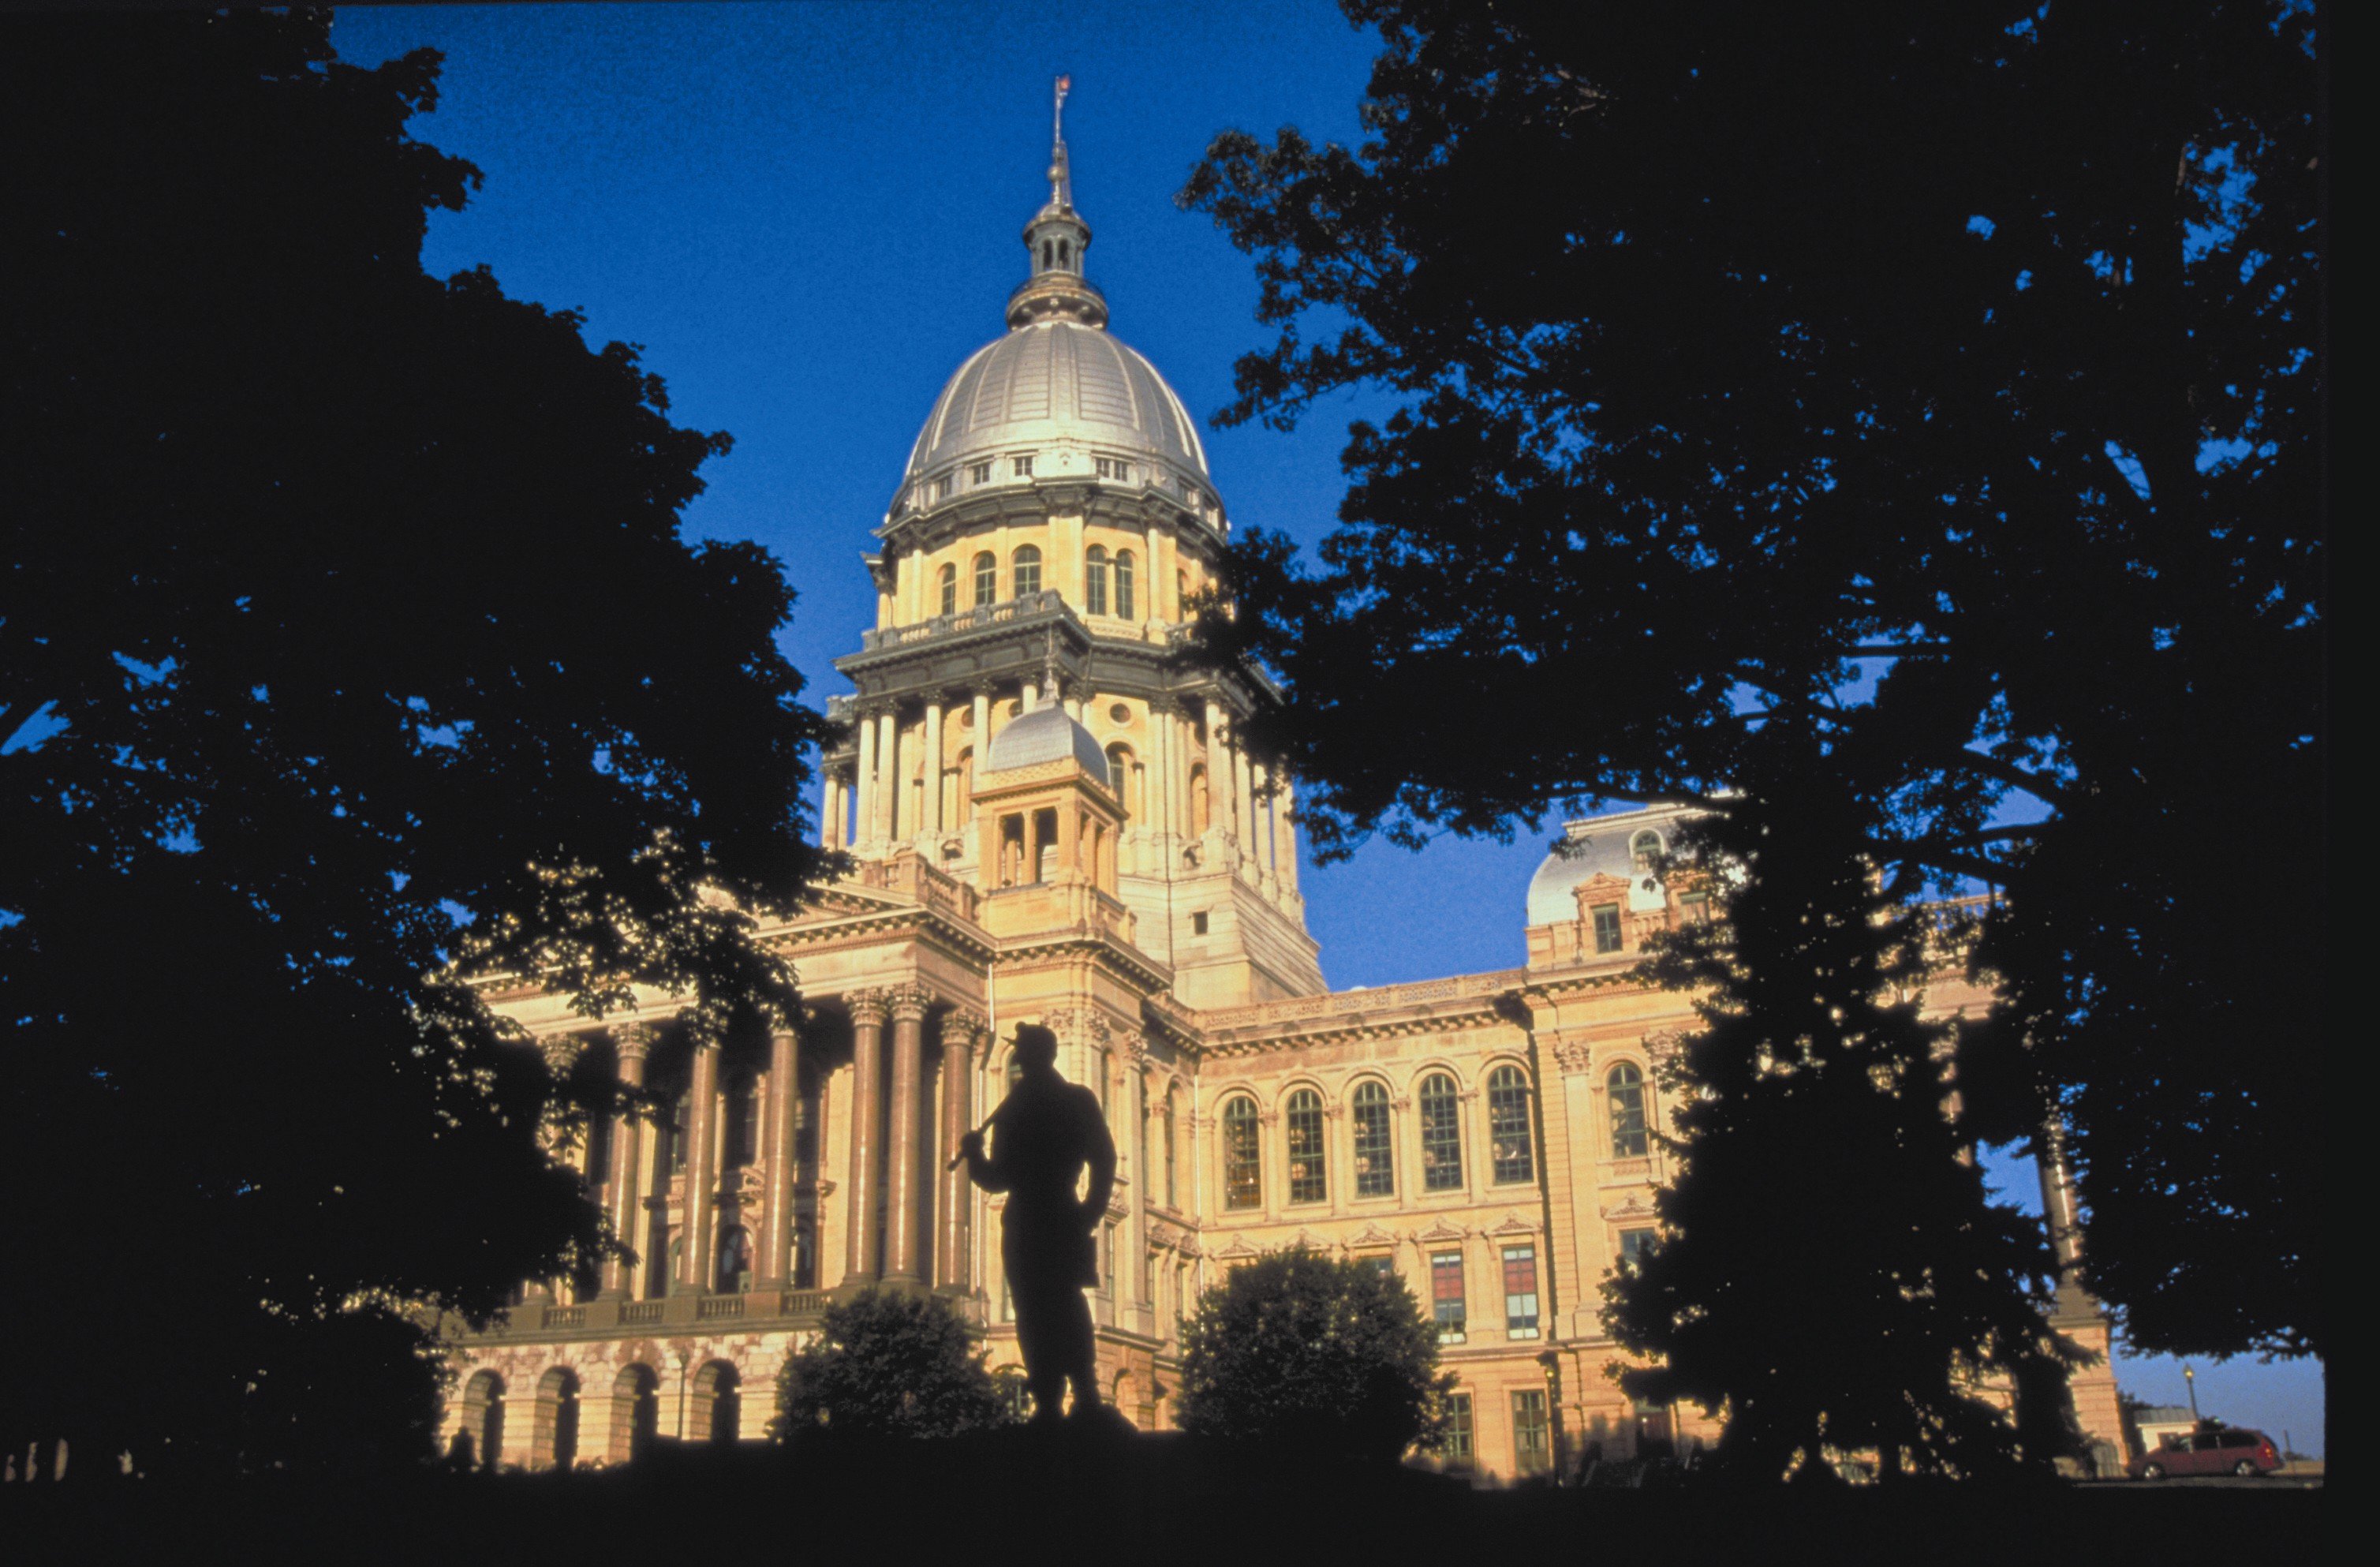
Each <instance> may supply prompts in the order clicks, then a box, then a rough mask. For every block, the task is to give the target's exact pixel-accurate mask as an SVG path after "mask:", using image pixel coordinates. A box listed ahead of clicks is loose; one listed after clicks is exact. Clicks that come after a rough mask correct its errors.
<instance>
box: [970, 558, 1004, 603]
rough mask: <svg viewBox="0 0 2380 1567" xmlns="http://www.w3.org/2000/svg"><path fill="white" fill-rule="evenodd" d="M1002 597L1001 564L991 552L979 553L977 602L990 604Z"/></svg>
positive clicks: (976, 577) (977, 561)
mask: <svg viewBox="0 0 2380 1567" xmlns="http://www.w3.org/2000/svg"><path fill="white" fill-rule="evenodd" d="M999 597H1000V562H999V560H998V558H997V557H995V556H994V555H993V554H992V553H991V552H990V550H982V551H978V552H977V554H976V557H975V601H976V602H977V604H978V605H982V604H989V603H991V602H993V601H996V600H997V599H998V598H999Z"/></svg>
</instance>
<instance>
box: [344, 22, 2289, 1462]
mask: <svg viewBox="0 0 2380 1567" xmlns="http://www.w3.org/2000/svg"><path fill="white" fill-rule="evenodd" d="M333 37H334V42H335V43H336V44H337V46H338V48H339V51H340V53H341V55H343V56H344V57H345V58H346V59H349V60H352V61H356V62H358V63H363V64H373V63H377V62H378V61H381V60H383V59H386V58H388V57H389V56H391V55H397V54H401V53H404V52H405V51H407V50H409V49H414V48H419V47H422V46H425V45H426V46H431V47H434V48H437V49H439V50H441V51H443V53H444V54H445V55H446V68H445V75H444V79H443V90H442V102H441V104H440V107H439V109H438V111H437V113H436V114H434V115H429V116H426V117H424V118H422V119H419V120H417V121H416V122H415V134H416V135H417V136H419V137H420V138H421V139H423V140H428V141H430V142H431V143H433V144H435V145H437V146H439V147H441V148H443V150H445V151H447V152H454V153H457V154H459V155H461V156H464V157H467V158H468V159H470V160H471V161H472V162H473V163H475V164H479V166H480V168H481V170H483V171H484V172H485V174H486V176H487V183H486V186H485V188H483V189H482V190H480V193H479V194H478V195H477V196H476V197H475V198H474V199H473V200H472V201H471V203H470V205H469V206H468V208H467V209H466V210H465V211H464V212H463V213H459V214H447V213H441V214H437V215H436V216H434V217H433V219H432V222H431V231H430V240H429V245H428V249H427V252H426V254H425V257H424V261H425V263H426V264H427V265H428V267H429V268H430V270H431V271H432V272H433V273H449V272H454V271H458V270H461V269H463V268H466V267H469V266H473V265H477V264H480V263H482V262H484V263H486V264H487V265H489V266H490V267H491V268H492V270H493V271H494V273H495V274H496V276H497V277H498V278H499V279H500V280H501V281H502V283H503V284H504V288H505V290H506V291H507V292H508V293H510V294H512V295H514V296H515V297H516V298H528V299H534V300H537V301H538V302H540V303H541V304H545V305H549V306H554V307H571V308H575V309H577V310H582V311H584V312H585V314H586V316H587V318H588V328H587V330H588V335H589V337H590V339H592V340H594V341H596V342H598V343H601V342H603V341H606V340H610V339H613V338H618V339H624V340H625V341H628V342H632V343H637V344H640V345H642V346H643V347H644V350H645V362H646V365H647V366H648V368H650V370H654V371H655V372H657V373H659V374H660V375H661V376H662V378H663V379H664V380H665V381H666V382H667V383H668V385H669V392H670V397H671V401H672V406H673V412H674V415H675V417H676V418H677V419H678V420H679V421H680V422H681V423H685V424H688V425H692V426H696V427H698V428H701V429H704V430H724V431H728V432H729V433H731V434H732V435H734V436H735V443H736V444H735V451H734V452H733V453H732V454H731V455H730V456H727V457H726V458H724V459H722V460H720V461H718V462H715V463H713V464H712V465H711V466H710V468H709V469H708V470H707V472H706V477H707V478H708V479H709V480H710V489H709V492H707V493H706V494H704V495H703V496H702V497H701V498H700V499H699V500H698V501H697V502H696V503H695V504H694V506H693V507H692V509H691V510H690V511H689V513H688V516H687V521H688V525H689V528H691V530H692V531H693V532H695V533H696V534H698V535H700V536H705V537H721V538H751V539H758V540H760V541H763V542H765V543H767V544H768V545H769V546H770V547H771V548H772V549H773V550H775V551H776V552H777V553H778V554H779V556H780V557H781V558H783V561H784V563H785V565H786V568H787V571H788V573H789V574H790V576H791V577H792V579H793V581H794V584H795V587H796V588H797V589H799V591H800V594H801V602H800V605H799V607H798V609H797V611H796V613H795V622H794V625H793V626H792V627H791V628H790V629H789V631H788V632H787V633H786V635H785V637H784V638H783V640H784V645H785V649H786V651H787V652H788V654H789V655H790V656H791V657H792V658H793V659H794V661H795V663H796V664H797V665H798V667H799V668H800V669H801V670H802V671H803V672H804V673H805V674H807V675H808V676H810V678H811V680H812V681H813V683H814V684H813V686H812V693H813V695H814V696H823V695H825V694H828V693H832V692H837V691H844V690H848V689H849V686H848V685H847V683H845V682H844V680H843V679H842V678H841V677H840V676H838V675H837V674H835V673H834V671H833V669H832V664H831V662H830V661H832V659H833V658H835V657H836V656H837V655H839V654H842V653H845V652H849V651H852V650H855V649H856V646H857V643H858V633H859V631H860V629H861V628H862V627H863V626H868V625H869V624H870V623H871V622H872V619H873V616H874V613H875V605H874V599H873V594H872V591H871V589H869V587H868V578H867V577H866V574H865V573H864V572H863V571H862V570H861V568H860V565H859V556H860V555H861V553H864V552H866V551H867V550H868V548H869V547H870V540H869V537H868V529H869V528H872V527H873V526H874V525H875V524H876V523H877V522H878V521H879V520H880V518H881V516H882V515H883V511H884V505H885V502H886V501H887V499H888V498H889V497H890V496H891V494H892V489H893V487H894V485H895V484H896V483H897V482H898V481H899V480H900V477H901V471H902V466H903V463H904V461H905V458H906V457H907V455H908V450H909V445H910V443H911V441H912V440H914V439H915V437H916V435H917V427H918V425H919V423H920V422H921V421H922V420H923V419H924V418H925V416H926V412H927V409H928V407H929V405H930V404H931V403H932V401H933V398H934V395H935V394H936V393H937V392H938V391H939V390H940V389H941V384H942V383H943V381H944V379H945V378H946V377H947V376H948V375H949V374H950V373H951V371H952V370H954V369H955V368H956V367H957V366H958V364H959V362H960V360H961V359H963V358H965V356H966V355H967V354H968V353H969V352H970V351H972V350H973V349H975V348H976V347H977V346H980V345H982V344H983V343H985V342H986V341H988V340H990V338H992V337H994V336H996V335H998V334H999V333H1000V331H1001V330H1002V327H1001V308H1002V304H1003V303H1004V302H1005V300H1006V298H1007V295H1008V291H1009V290H1010V288H1012V287H1013V286H1014V285H1015V284H1016V283H1017V282H1018V281H1019V280H1020V279H1021V278H1022V277H1023V275H1024V266H1025V255H1024V247H1023V245H1022V243H1021V242H1020V240H1019V238H1018V234H1017V231H1018V229H1019V228H1020V227H1021V226H1022V225H1023V224H1024V222H1025V220H1026V217H1027V216H1029V215H1030V214H1031V213H1032V212H1033V210H1034V208H1035V207H1036V206H1037V205H1038V203H1039V201H1040V200H1041V199H1042V197H1043V195H1044V193H1045V187H1044V186H1043V184H1042V180H1041V176H1042V170H1043V169H1044V168H1045V167H1046V166H1047V162H1048V150H1049V125H1050V79H1051V78H1052V77H1053V76H1055V75H1056V74H1057V73H1059V72H1061V71H1065V72H1070V73H1071V74H1072V76H1073V78H1074V92H1073V95H1072V97H1071V99H1070V100H1069V102H1068V104H1067V142H1068V145H1069V147H1070V149H1071V151H1072V153H1073V164H1074V175H1075V200H1076V203H1077V205H1078V206H1079V208H1080V209H1081V211H1082V212H1083V213H1084V215H1085V216H1086V217H1087V218H1088V220H1089V221H1090V223H1091V225H1092V227H1093V231H1094V238H1093V242H1092V246H1091V249H1090V251H1089V255H1088V261H1089V267H1088V270H1089V272H1090V274H1091V276H1092V277H1093V279H1094V280H1095V281H1096V282H1098V284H1099V286H1100V288H1101V289H1102V290H1103V291H1104V292H1105V294H1106V295H1107V298H1108V301H1109V304H1110V306H1111V309H1112V310H1113V311H1114V318H1113V322H1112V327H1113V330H1114V331H1115V333H1116V334H1117V335H1118V336H1120V337H1122V338H1123V339H1124V340H1125V341H1126V342H1128V343H1131V344H1132V345H1133V346H1135V347H1137V348H1139V349H1140V350H1141V351H1142V352H1143V353H1145V354H1147V356H1148V357H1149V358H1151V359H1152V360H1153V361H1154V362H1155V363H1156V364H1157V366H1158V368H1159V369H1160V370H1162V371H1163V372H1164V374H1165V375H1166V377H1167V378H1168V379H1169V380H1170V381H1171V382H1172V383H1173V386H1174V389H1175V390H1176V391H1178V392H1179V393H1180V394H1181V395H1182V396H1183V399H1184V401H1185V402H1186V403H1187V404H1188V405H1189V407H1190V408H1191V410H1192V411H1193V413H1194V414H1197V415H1200V416H1202V417H1203V416H1204V415H1206V414H1208V413H1209V412H1211V411H1212V410H1213V409H1215V408H1216V407H1220V406H1221V405H1222V404H1223V403H1224V402H1225V401H1226V400H1227V399H1228V398H1229V396H1230V395H1231V373H1232V361H1233V358H1235V357H1236V356H1237V355H1239V354H1241V353H1244V352H1245V351H1247V350H1249V349H1251V348H1253V347H1256V346H1258V345H1259V344H1260V343H1261V342H1262V341H1263V337H1262V334H1261V333H1260V332H1259V330H1258V329H1257V325H1256V323H1255V321H1254V309H1255V304H1256V298H1257V285H1256V280H1255V276H1254V273H1253V272H1252V270H1251V268H1250V266H1249V264H1248V261H1247V260H1246V258H1245V257H1243V256H1241V255H1240V254H1238V253H1237V252H1235V251H1234V250H1233V249H1231V248H1230V247H1229V246H1228V245H1227V244H1225V243H1224V241H1223V239H1222V237H1220V235H1219V234H1218V233H1217V232H1216V231H1215V230H1214V229H1213V228H1212V227H1211V226H1210V225H1208V224H1207V223H1206V222H1205V221H1204V220H1203V219H1200V218H1197V217H1195V216H1192V215H1190V214H1187V213H1183V212H1180V211H1179V210H1177V209H1176V208H1175V207H1174V205H1173V202H1172V197H1173V193H1174V191H1175V190H1177V189H1178V188H1180V187H1181V185H1182V182H1183V179H1184V176H1186V174H1187V173H1188V171H1189V168H1190V166H1191V164H1193V163H1194V162H1195V161H1196V158H1197V156H1198V154H1199V152H1201V151H1202V150H1203V149H1204V148H1205V146H1206V145H1207V143H1208V140H1209V139H1210V138H1211V137H1212V136H1213V135H1214V134H1215V133H1216V132H1217V131H1219V130H1221V129H1223V128H1227V127H1238V128H1245V129H1248V130H1252V131H1255V132H1257V133H1258V134H1263V135H1269V133H1270V132H1271V131H1272V130H1273V129H1274V128H1277V127H1279V126H1281V125H1284V124H1293V125H1296V126H1298V127H1299V128H1302V129H1304V130H1305V132H1306V133H1307V134H1308V135H1309V136H1311V137H1313V138H1315V139H1316V140H1341V141H1350V140H1354V139H1355V138H1356V135H1357V127H1356V123H1355V108H1356V104H1357V103H1358V101H1359V99H1360V97H1361V94H1362V91H1363V87H1364V82H1365V78H1366V71H1367V69H1368V67H1369V63H1370V60H1371V57H1372V55H1373V53H1374V51H1375V47H1376V40H1374V39H1373V38H1371V37H1370V36H1368V35H1365V34H1359V33H1358V32H1356V31H1355V30H1354V29H1352V28H1350V27H1349V26H1348V25H1347V23H1346V21H1345V20H1344V18H1342V17H1341V16H1340V14H1339V13H1338V11H1337V9H1336V7H1335V6H1330V5H1329V4H1326V3H1324V0H1267V3H1263V4H1245V3H1233V4H1224V3H1215V0H1208V3H1203V4H1196V5H1187V4H1185V5H1179V6H1156V5H1133V4H1126V3H1122V0H1108V3H1104V4H1099V5H1085V4H1073V3H1067V0H1050V3H1042V4H1034V5H1029V6H1028V5H982V6H967V7H960V6H953V5H926V4H890V3H883V0H869V3H864V4H863V3H856V0H845V3H837V0H815V3H811V4H804V5H769V6H764V5H730V6H692V5H674V6H610V5H605V6H453V7H449V6H419V7H413V6H404V7H398V6H389V7H378V6H375V7H370V8H360V9H357V8H350V9H346V10H342V11H341V12H339V14H338V20H337V24H336V26H335V28H334V33H333ZM1348 417H1349V409H1348V407H1347V406H1346V405H1341V406H1339V407H1330V406H1327V405H1326V406H1324V407H1319V408H1318V409H1317V410H1316V411H1315V413H1314V414H1313V415H1311V416H1310V417H1309V418H1308V419H1307V420H1306V421H1305V425H1304V427H1303V428H1301V429H1300V430H1298V431H1295V432H1294V433H1292V434H1287V435H1283V434H1280V433H1277V432H1273V431H1264V430H1260V429H1240V430H1231V431H1217V430H1208V431H1206V434H1205V439H1206V442H1207V448H1208V457H1209V459H1210V464H1211V467H1212V469H1213V476H1214V479H1215V481H1216V484H1217V487H1218V488H1219V489H1220V492H1221V493H1222V495H1223V497H1224V500H1225V503H1226V504H1227V505H1228V506H1229V507H1230V509H1231V512H1232V515H1233V517H1234V519H1235V520H1237V521H1238V522H1240V523H1242V524H1248V523H1257V524H1262V525H1264V526H1267V527H1270V528H1281V529H1282V530H1285V531H1287V532H1288V533H1290V534H1291V535H1292V536H1293V537H1295V538H1298V539H1299V540H1301V541H1305V542H1308V543H1310V542H1312V541H1315V540H1317V539H1318V538H1319V537H1320V536H1321V534H1322V533H1323V532H1324V531H1326V530H1327V529H1328V528H1329V527H1330V523H1331V521H1332V519H1333V516H1334V515H1335V512H1336V508H1337V505H1338V503H1339V498H1340V495H1341V493H1342V480H1341V475H1340V471H1339V451H1340V448H1341V446H1342V443H1343V439H1344V434H1345V425H1346V421H1347V419H1348ZM1549 832H1550V828H1548V833H1549ZM1545 835H1548V834H1538V835H1531V834H1528V833H1526V832H1524V833H1523V834H1522V835H1521V836H1520V837H1519V838H1517V839H1516V840H1515V842H1513V843H1512V844H1492V843H1464V842H1461V841H1459V840H1451V839H1446V840H1440V841H1439V842H1438V843H1436V844H1432V845H1431V846H1430V847H1429V848H1428V849H1427V850H1425V851H1424V852H1423V853H1422V854H1420V855H1419V856H1415V855H1411V854H1408V853H1406V852H1404V851H1403V850H1400V849H1396V848H1393V847H1390V846H1389V845H1387V844H1373V845H1370V846H1368V847H1366V849H1364V850H1362V851H1361V852H1359V853H1358V854H1357V855H1356V856H1355V857H1354V859H1353V860H1352V861H1351V862H1349V863H1346V864H1343V865H1339V866H1333V867H1330V868H1327V869H1313V868H1311V867H1309V868H1308V869H1306V871H1305V892H1306V894H1307V900H1308V902H1307V917H1308V922H1309V924H1310V925H1311V927H1312V929H1313V931H1314V934H1315V936H1316V938H1317V939H1318V941H1320V942H1321V943H1322V962H1323V968H1324V972H1325V973H1326V974H1327V975H1328V977H1329V978H1330V982H1331V983H1332V984H1333V985H1334V986H1341V987H1343V986H1349V985H1377V984H1384V983H1389V982H1392V981H1395V980H1400V979H1413V978H1432V977H1436V976H1439V975H1443V974H1448V973H1453V972H1468V971H1473V970H1478V969H1488V968H1500V967H1507V966H1517V965H1518V964H1519V963H1520V962H1521V961H1522V956H1523V949H1522V935H1521V931H1522V908H1523V901H1524V893H1525V890H1526V887H1527V882H1528V878H1529V874H1530V872H1531V871H1532V870H1534V869H1536V864H1537V861H1538V860H1539V859H1540V858H1541V857H1542V855H1543V852H1544V851H1543V838H1544V836H1545ZM1994 1168H1995V1172H1996V1173H1998V1174H2000V1175H2001V1176H2002V1178H2003V1179H2004V1180H2005V1181H2006V1182H2007V1183H2008V1184H2009V1186H2010V1195H2011V1196H2013V1197H2018V1198H2019V1199H2020V1200H2021V1201H2022V1202H2023V1204H2024V1206H2026V1207H2027V1208H2028V1209H2034V1210H2036V1211H2037V1210H2038V1207H2039V1203H2038V1198H2037V1197H2036V1196H2035V1195H2034V1190H2033V1183H2032V1180H2031V1175H2030V1167H2029V1166H2026V1167H2022V1168H2019V1167H2017V1166H2015V1165H2013V1164H2010V1163H2008V1162H2006V1161H2001V1162H1999V1163H1996V1164H1995V1166H1994ZM2122 1376H2123V1379H2124V1382H2125V1385H2126V1387H2127V1389H2128V1391H2132V1392H2134V1393H2136V1394H2138V1395H2139V1396H2142V1397H2145V1398H2149V1399H2151V1400H2154V1401H2156V1402H2173V1403H2180V1402H2183V1399H2182V1393H2183V1387H2182V1380H2181V1376H2180V1368H2179V1367H2177V1366H2174V1365H2172V1364H2171V1363H2169V1362H2164V1361H2155V1360H2143V1361H2138V1362H2131V1363H2128V1364H2127V1365H2126V1366H2125V1367H2124V1368H2123V1370H2122ZM2168 1384H2169V1385H2168ZM2199 1389H2200V1403H2201V1405H2202V1407H2204V1408H2205V1409H2207V1410H2208V1411H2209V1412H2210V1413H2216V1414H2220V1415H2224V1416H2225V1417H2226V1418H2228V1419H2231V1420H2234V1421H2236V1422H2239V1423H2241V1424H2255V1425H2262V1426H2265V1427H2268V1428H2269V1429H2270V1430H2271V1431H2272V1432H2273V1434H2274V1435H2275V1436H2276V1437H2278V1436H2279V1435H2280V1432H2281V1430H2282V1429H2283V1428H2284V1427H2287V1428H2288V1429H2289V1432H2290V1434H2291V1435H2292V1436H2294V1437H2295V1439H2296V1440H2297V1444H2298V1446H2299V1447H2300V1449H2301V1450H2302V1451H2306V1452H2314V1451H2317V1450H2318V1444H2319V1441H2320V1426H2321V1407H2322V1406H2321V1396H2322V1395H2321V1382H2320V1379H2319V1376H2318V1375H2317V1374H2316V1373H2315V1372H2314V1371H2313V1368H2312V1367H2257V1366H2255V1365H2254V1364H2253V1363H2251V1362H2235V1363H2234V1364H2233V1365H2231V1366H2229V1367H2204V1366H2202V1367H2200V1377H2199Z"/></svg>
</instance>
